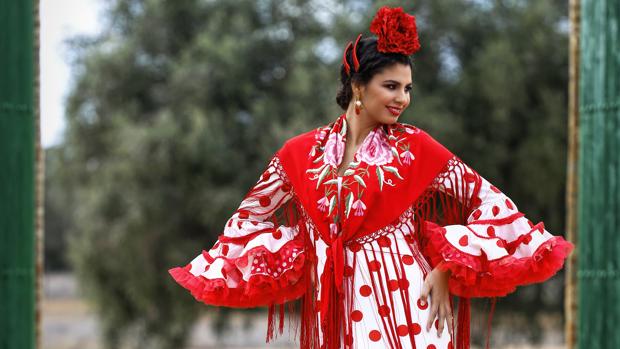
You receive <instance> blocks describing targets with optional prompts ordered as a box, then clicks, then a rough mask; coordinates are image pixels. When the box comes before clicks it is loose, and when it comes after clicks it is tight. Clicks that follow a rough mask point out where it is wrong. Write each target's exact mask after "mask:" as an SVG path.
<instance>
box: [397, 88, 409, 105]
mask: <svg viewBox="0 0 620 349" xmlns="http://www.w3.org/2000/svg"><path fill="white" fill-rule="evenodd" d="M407 99H408V96H407V92H405V91H404V90H400V91H399V93H398V94H397V95H396V98H394V102H396V103H398V104H400V105H404V104H406V103H407Z"/></svg>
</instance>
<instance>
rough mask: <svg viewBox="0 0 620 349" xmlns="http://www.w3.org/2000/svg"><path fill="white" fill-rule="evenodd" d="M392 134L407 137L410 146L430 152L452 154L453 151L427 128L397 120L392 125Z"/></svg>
mask: <svg viewBox="0 0 620 349" xmlns="http://www.w3.org/2000/svg"><path fill="white" fill-rule="evenodd" d="M390 127H391V128H392V132H393V133H392V134H393V135H394V136H395V137H397V138H400V139H405V140H406V142H407V143H409V144H410V146H414V147H416V148H418V149H419V150H420V151H424V152H430V153H435V154H437V153H443V154H446V155H444V156H447V154H451V152H450V151H449V150H448V149H447V148H446V147H445V146H444V145H443V144H441V143H440V142H439V141H438V140H436V139H435V138H434V137H433V136H431V135H430V134H429V133H428V132H426V131H425V130H423V129H421V128H419V127H417V126H414V125H411V124H407V123H402V122H397V123H395V124H394V125H391V126H390Z"/></svg>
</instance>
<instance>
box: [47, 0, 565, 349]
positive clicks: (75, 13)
mask: <svg viewBox="0 0 620 349" xmlns="http://www.w3.org/2000/svg"><path fill="white" fill-rule="evenodd" d="M382 5H390V6H402V7H404V9H405V10H406V11H407V12H409V13H412V14H415V16H416V18H417V23H418V30H419V36H420V43H421V46H422V49H421V50H420V51H419V52H418V53H417V54H416V55H415V56H414V72H413V81H414V89H413V92H412V105H411V107H410V108H409V109H408V110H407V111H406V112H405V114H404V116H403V119H402V121H403V122H407V123H411V124H414V125H417V126H419V127H421V128H423V129H425V130H426V131H428V132H429V133H430V134H431V135H433V136H434V137H435V138H437V139H438V140H439V141H440V142H441V143H443V144H444V145H446V146H447V147H448V148H449V149H450V150H452V151H453V152H454V153H455V154H457V155H458V156H460V157H461V158H462V159H463V160H464V161H465V162H467V163H468V164H469V165H470V166H472V167H473V168H474V169H476V170H477V171H478V172H479V173H480V174H481V175H482V176H483V177H485V178H486V179H488V180H489V181H491V182H492V183H494V184H495V185H496V186H497V187H499V188H501V189H502V191H503V192H505V193H506V194H507V195H508V196H510V197H511V198H512V199H513V200H514V201H515V202H516V203H517V205H518V206H519V209H520V211H522V212H524V213H525V214H526V215H527V216H528V218H530V219H531V220H532V221H534V222H537V221H544V222H545V226H546V228H547V230H549V231H550V232H551V233H553V234H555V235H563V232H564V231H565V227H564V220H565V212H564V211H565V188H566V178H565V177H566V158H567V154H566V149H567V121H566V120H567V105H568V91H567V86H568V36H569V21H568V3H567V1H558V0H553V1H551V0H549V1H535V0H441V1H432V0H418V1H413V2H412V1H370V0H351V1H336V0H322V1H319V0H280V1H273V0H247V1H246V0H176V1H164V0H110V1H100V0H88V1H85V0H80V1H77V0H74V1H71V0H55V1H53V2H52V1H41V7H40V10H41V12H40V16H41V17H40V20H41V48H42V51H41V56H40V61H41V91H42V95H41V103H42V104H41V123H42V132H43V145H44V147H45V246H44V249H45V263H44V265H45V276H44V282H43V292H44V293H43V294H44V297H43V303H42V328H41V330H42V343H43V347H44V348H50V349H60V348H81V349H82V348H83V349H91V348H262V347H267V345H266V344H265V343H264V336H265V331H266V314H265V312H264V311H263V310H262V309H253V310H247V311H231V310H229V309H224V308H214V307H207V306H204V305H202V304H200V303H197V302H195V301H194V300H193V298H192V297H191V296H190V295H189V293H187V292H186V291H185V290H184V289H182V288H181V287H180V286H178V285H177V284H175V283H174V282H173V281H172V279H171V278H170V277H169V276H168V273H167V270H168V268H170V267H172V266H177V265H184V264H186V263H187V262H189V260H190V259H191V258H193V256H195V255H196V254H197V253H199V252H200V251H201V250H202V249H209V248H210V247H211V246H212V244H213V243H214V242H215V240H216V238H217V236H218V235H219V234H220V233H221V230H222V227H223V226H224V223H225V222H226V220H227V219H228V218H229V215H231V214H232V212H233V211H234V210H235V209H236V207H237V205H238V204H239V202H240V201H241V199H242V198H243V196H244V194H245V193H246V191H247V190H248V189H249V188H250V187H251V185H252V184H254V183H255V181H256V180H257V178H258V176H259V174H260V173H261V172H262V171H263V169H264V168H265V166H266V165H267V162H268V160H269V159H270V157H271V155H272V154H273V153H274V152H275V151H276V150H277V149H278V148H279V147H280V146H281V145H282V144H283V142H284V141H285V140H286V139H287V138H289V137H292V136H294V135H296V134H299V133H301V132H305V131H308V130H310V129H312V128H314V127H317V126H319V125H322V124H326V123H328V122H330V121H332V120H334V119H335V118H336V117H337V116H338V115H339V113H340V110H339V108H338V106H337V105H336V103H335V96H336V90H337V87H338V84H339V82H338V77H339V73H338V72H339V67H340V64H341V57H342V51H343V49H344V46H345V44H346V43H347V42H348V41H349V40H353V39H355V37H356V36H357V34H358V33H364V34H365V35H366V34H369V32H368V26H369V23H370V20H371V18H372V16H373V15H374V14H375V12H376V10H377V9H378V8H379V7H380V6H382ZM563 297H564V275H563V272H560V273H559V274H558V275H556V276H555V277H554V278H552V279H551V280H550V281H548V282H546V283H544V284H540V285H533V286H528V287H523V288H520V289H519V290H518V291H517V292H516V293H514V294H512V295H510V296H508V297H506V298H502V299H499V300H498V303H497V307H496V314H495V315H494V317H493V326H492V328H493V330H492V337H491V344H492V346H493V347H495V348H561V347H563V344H564V332H563V331H564V327H563V326H564V316H563ZM474 305H475V307H476V309H473V311H472V312H473V319H472V331H473V333H472V335H473V338H472V342H473V344H474V345H476V346H478V347H480V346H483V345H484V336H485V334H486V330H487V320H488V319H487V318H486V317H485V316H486V313H487V311H488V308H489V304H488V302H486V301H478V302H475V304H474ZM269 347H271V348H294V347H295V343H294V335H290V336H289V335H288V333H286V332H285V334H284V335H283V336H282V337H281V338H279V339H278V341H276V342H275V343H274V344H270V346H269Z"/></svg>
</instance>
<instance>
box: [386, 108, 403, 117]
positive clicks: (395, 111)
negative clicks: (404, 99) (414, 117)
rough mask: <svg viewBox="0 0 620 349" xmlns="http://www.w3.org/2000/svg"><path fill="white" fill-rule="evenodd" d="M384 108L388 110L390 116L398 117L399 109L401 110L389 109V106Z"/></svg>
mask: <svg viewBox="0 0 620 349" xmlns="http://www.w3.org/2000/svg"><path fill="white" fill-rule="evenodd" d="M386 108H387V110H389V111H390V113H391V114H392V115H394V116H398V115H400V112H401V111H402V109H401V108H396V107H389V106H388V107H386Z"/></svg>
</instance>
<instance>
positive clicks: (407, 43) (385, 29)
mask: <svg viewBox="0 0 620 349" xmlns="http://www.w3.org/2000/svg"><path fill="white" fill-rule="evenodd" d="M370 31H371V32H372V33H374V34H375V35H377V39H378V40H377V50H378V51H379V52H384V53H388V52H393V53H401V54H404V55H407V56H409V55H412V54H413V53H415V52H416V51H418V50H419V49H420V42H419V41H418V29H417V27H416V23H415V16H412V15H410V14H408V13H405V11H403V8H402V7H396V8H391V7H388V6H383V7H381V8H380V9H379V11H377V14H376V15H375V18H374V19H373V20H372V22H371V23H370Z"/></svg>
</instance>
